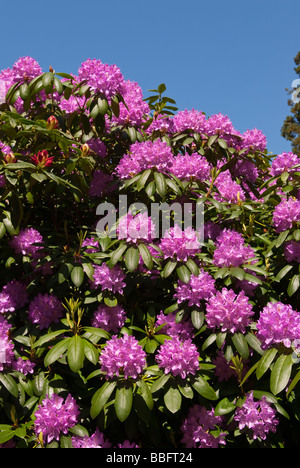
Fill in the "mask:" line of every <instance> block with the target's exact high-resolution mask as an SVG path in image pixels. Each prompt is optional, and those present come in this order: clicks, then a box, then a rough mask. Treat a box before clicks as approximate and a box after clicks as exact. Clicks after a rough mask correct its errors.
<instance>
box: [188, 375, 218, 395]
mask: <svg viewBox="0 0 300 468" xmlns="http://www.w3.org/2000/svg"><path fill="white" fill-rule="evenodd" d="M192 387H193V388H194V389H195V390H196V392H198V393H199V395H202V396H203V397H204V398H207V399H208V400H217V398H218V397H217V394H216V392H215V391H214V389H213V388H212V387H211V386H210V385H209V383H208V382H207V381H206V380H205V379H204V378H203V377H202V376H201V375H199V376H198V377H197V378H196V379H195V381H194V382H193V383H192Z"/></svg>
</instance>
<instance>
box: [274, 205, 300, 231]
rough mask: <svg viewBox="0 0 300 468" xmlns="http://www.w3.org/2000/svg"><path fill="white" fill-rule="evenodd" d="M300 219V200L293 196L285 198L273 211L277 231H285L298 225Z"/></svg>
mask: <svg viewBox="0 0 300 468" xmlns="http://www.w3.org/2000/svg"><path fill="white" fill-rule="evenodd" d="M299 221H300V200H296V199H293V198H292V197H290V198H288V199H287V200H285V199H283V200H282V201H281V202H280V203H279V204H278V205H277V206H276V208H275V210H274V212H273V224H274V226H275V228H276V232H278V233H279V232H283V231H285V230H286V229H290V228H292V227H293V225H297V223H298V222H299Z"/></svg>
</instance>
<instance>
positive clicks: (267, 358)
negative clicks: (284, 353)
mask: <svg viewBox="0 0 300 468" xmlns="http://www.w3.org/2000/svg"><path fill="white" fill-rule="evenodd" d="M276 354H277V349H275V348H270V349H267V350H266V351H265V352H264V354H263V355H262V357H261V358H260V360H259V361H258V366H257V368H256V377H257V378H258V379H260V378H261V377H262V376H263V375H264V373H265V372H266V371H267V370H268V369H269V368H270V365H271V364H272V362H273V361H274V359H275V356H276Z"/></svg>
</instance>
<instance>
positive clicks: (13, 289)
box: [0, 280, 28, 314]
mask: <svg viewBox="0 0 300 468" xmlns="http://www.w3.org/2000/svg"><path fill="white" fill-rule="evenodd" d="M27 302H28V295H27V289H26V286H25V285H24V284H23V283H22V282H20V281H17V280H13V281H10V282H9V283H7V284H6V285H5V286H3V288H2V291H1V293H0V313H1V314H2V313H4V312H13V311H15V310H16V309H19V308H21V307H23V306H24V305H25V304H26V303H27Z"/></svg>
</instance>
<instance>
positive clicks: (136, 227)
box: [117, 211, 156, 243]
mask: <svg viewBox="0 0 300 468" xmlns="http://www.w3.org/2000/svg"><path fill="white" fill-rule="evenodd" d="M117 233H118V238H119V239H126V241H127V242H130V243H136V242H137V241H138V240H141V239H142V240H144V241H146V242H150V241H151V239H153V238H154V237H155V233H156V228H155V224H154V223H153V221H152V219H151V217H149V216H148V214H147V213H146V212H144V213H138V214H136V215H135V216H133V214H132V213H131V211H129V212H128V213H127V214H126V215H125V216H122V217H121V218H120V219H119V224H118V228H117Z"/></svg>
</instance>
